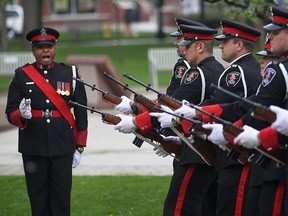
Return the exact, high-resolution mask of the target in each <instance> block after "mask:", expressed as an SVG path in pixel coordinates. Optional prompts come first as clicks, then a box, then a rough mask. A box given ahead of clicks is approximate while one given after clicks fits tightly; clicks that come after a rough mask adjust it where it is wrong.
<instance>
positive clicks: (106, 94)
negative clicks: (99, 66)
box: [72, 77, 122, 105]
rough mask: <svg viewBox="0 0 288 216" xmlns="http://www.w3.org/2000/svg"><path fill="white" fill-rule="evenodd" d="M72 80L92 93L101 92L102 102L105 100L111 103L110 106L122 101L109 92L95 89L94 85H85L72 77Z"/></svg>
mask: <svg viewBox="0 0 288 216" xmlns="http://www.w3.org/2000/svg"><path fill="white" fill-rule="evenodd" d="M72 79H74V80H76V81H77V82H80V83H82V84H84V85H86V86H88V87H90V88H91V90H92V91H94V90H96V91H99V92H101V93H102V99H104V100H106V101H108V102H110V103H112V104H115V105H118V104H120V103H121V101H122V98H121V97H118V96H116V95H113V94H111V93H109V92H106V91H104V90H102V89H99V88H97V87H96V85H95V84H93V85H90V84H88V83H85V82H84V81H83V80H81V79H79V78H76V77H73V78H72Z"/></svg>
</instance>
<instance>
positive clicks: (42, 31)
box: [40, 28, 47, 38]
mask: <svg viewBox="0 0 288 216" xmlns="http://www.w3.org/2000/svg"><path fill="white" fill-rule="evenodd" d="M40 32H41V37H42V38H46V37H47V32H46V30H45V29H44V28H42V29H41V31H40Z"/></svg>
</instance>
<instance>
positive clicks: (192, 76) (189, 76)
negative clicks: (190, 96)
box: [184, 70, 199, 84]
mask: <svg viewBox="0 0 288 216" xmlns="http://www.w3.org/2000/svg"><path fill="white" fill-rule="evenodd" d="M198 77H199V71H193V70H190V71H188V72H187V73H186V74H185V77H184V84H190V83H192V82H193V81H195V80H196V79H197V78H198Z"/></svg>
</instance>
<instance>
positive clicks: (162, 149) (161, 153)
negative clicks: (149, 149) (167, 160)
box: [153, 144, 169, 158]
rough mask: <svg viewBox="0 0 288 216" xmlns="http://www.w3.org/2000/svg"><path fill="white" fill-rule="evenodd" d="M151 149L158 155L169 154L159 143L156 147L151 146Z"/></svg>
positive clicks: (164, 155)
mask: <svg viewBox="0 0 288 216" xmlns="http://www.w3.org/2000/svg"><path fill="white" fill-rule="evenodd" d="M153 151H155V154H156V155H158V156H159V157H163V158H164V157H166V156H168V155H169V154H168V153H167V152H166V151H165V150H164V148H163V146H162V145H161V144H160V145H159V146H158V147H155V148H153Z"/></svg>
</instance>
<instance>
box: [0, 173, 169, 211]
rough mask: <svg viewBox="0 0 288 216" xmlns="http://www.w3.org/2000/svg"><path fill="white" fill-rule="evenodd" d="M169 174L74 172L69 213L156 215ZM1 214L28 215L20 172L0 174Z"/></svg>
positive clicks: (164, 192)
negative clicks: (14, 174)
mask: <svg viewBox="0 0 288 216" xmlns="http://www.w3.org/2000/svg"><path fill="white" fill-rule="evenodd" d="M169 182H170V176H74V177H73V189H72V199H71V216H148V215H149V216H159V215H162V208H163V203H164V199H165V196H166V193H167V191H168V187H169ZM0 185H1V202H0V215H1V216H29V215H31V213H30V206H29V200H28V196H27V192H26V186H25V179H24V176H0Z"/></svg>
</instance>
